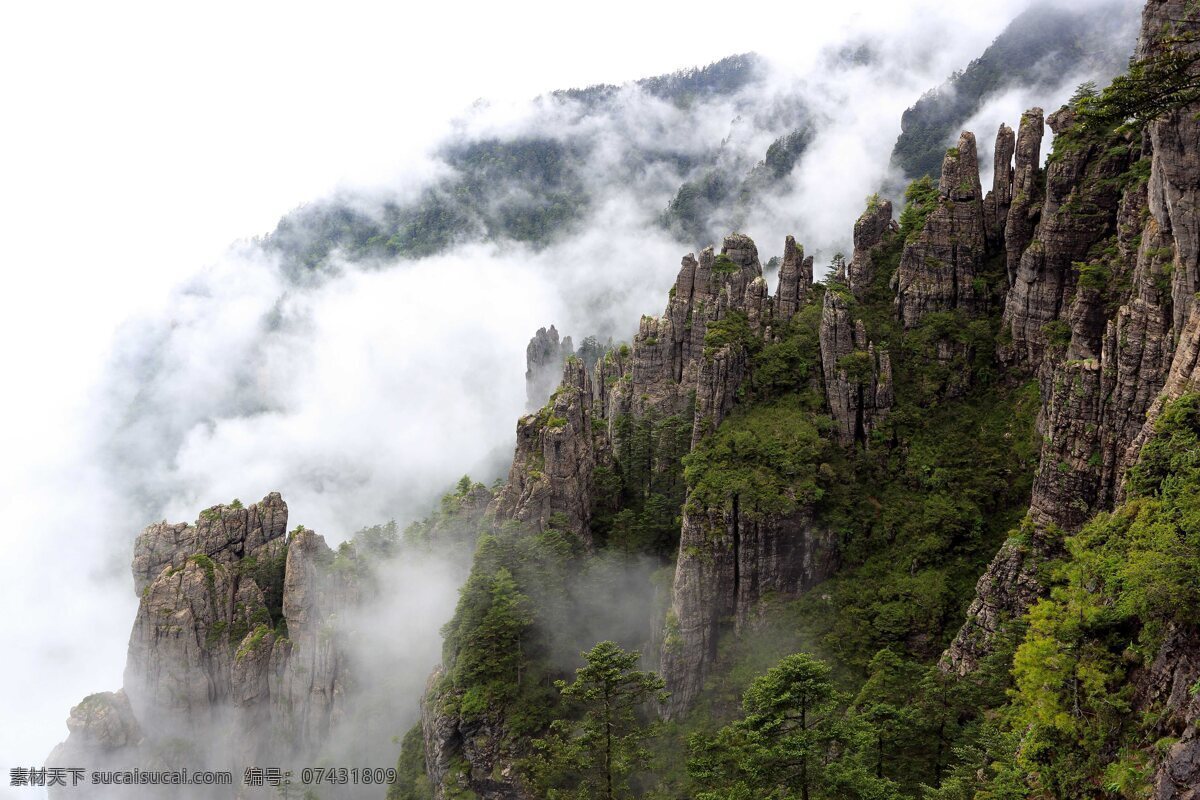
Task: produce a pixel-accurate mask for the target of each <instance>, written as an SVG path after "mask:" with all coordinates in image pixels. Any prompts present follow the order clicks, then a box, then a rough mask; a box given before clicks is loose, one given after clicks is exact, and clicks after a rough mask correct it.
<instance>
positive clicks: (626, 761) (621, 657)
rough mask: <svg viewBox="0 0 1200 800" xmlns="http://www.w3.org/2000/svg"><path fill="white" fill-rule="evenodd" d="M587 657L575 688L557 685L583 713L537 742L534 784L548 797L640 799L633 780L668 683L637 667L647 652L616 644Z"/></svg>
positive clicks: (559, 799) (604, 644)
mask: <svg viewBox="0 0 1200 800" xmlns="http://www.w3.org/2000/svg"><path fill="white" fill-rule="evenodd" d="M583 657H584V659H585V660H586V663H585V664H584V666H582V667H580V668H579V669H578V670H576V672H575V680H574V681H573V682H572V683H570V684H568V683H567V682H566V681H557V682H556V684H555V685H556V686H558V689H559V691H560V692H561V693H562V697H563V699H564V700H565V701H567V702H568V703H569V704H571V705H573V706H574V707H575V711H576V714H575V715H574V718H572V719H562V720H557V721H555V722H554V723H553V724H552V725H551V729H550V733H549V735H548V736H546V737H545V738H544V739H540V740H537V741H535V742H534V743H533V747H534V751H535V755H534V757H533V758H532V759H531V762H530V767H531V772H532V775H533V781H534V784H535V785H536V786H537V788H538V789H539V794H540V795H541V796H544V797H546V798H547V799H548V800H593V798H595V799H596V800H617V798H628V797H633V796H634V792H633V790H632V788H631V786H630V777H631V775H632V774H633V773H634V772H635V771H636V770H637V769H638V768H640V767H642V766H644V765H645V763H646V761H647V760H648V758H649V753H648V752H647V751H646V748H645V742H646V740H647V739H648V738H649V737H650V736H652V735H654V733H655V728H656V726H655V725H654V724H653V723H651V722H649V721H648V716H649V714H648V713H647V710H648V709H647V706H648V705H649V704H650V703H651V702H652V701H658V702H662V701H663V700H665V699H666V694H665V693H664V692H663V686H664V684H663V680H662V678H660V677H658V676H657V675H655V674H654V673H652V672H643V671H641V670H639V669H637V665H638V661H639V659H640V658H641V656H640V654H638V653H636V652H626V651H625V650H622V649H621V648H620V647H619V646H618V645H617V644H616V643H615V642H608V641H606V642H600V643H599V644H597V645H596V646H595V647H593V648H592V649H591V650H589V651H588V652H586V653H584V654H583Z"/></svg>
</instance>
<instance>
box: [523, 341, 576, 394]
mask: <svg viewBox="0 0 1200 800" xmlns="http://www.w3.org/2000/svg"><path fill="white" fill-rule="evenodd" d="M574 352H575V348H574V347H573V344H572V342H571V337H570V336H568V337H566V338H565V339H563V340H562V341H559V338H558V330H557V329H556V328H555V327H554V326H553V325H551V326H550V329H549V330H546V329H545V328H538V330H537V333H535V334H534V335H533V338H532V339H530V340H529V346H528V347H526V348H525V396H526V403H527V408H528V409H529V410H530V411H532V410H534V409H536V408H540V407H541V406H542V404H544V403H545V402H546V398H547V397H549V396H550V393H551V392H553V391H554V387H555V386H557V385H558V378H559V375H560V374H562V364H563V361H564V360H565V359H566V358H567V356H569V355H572V354H574Z"/></svg>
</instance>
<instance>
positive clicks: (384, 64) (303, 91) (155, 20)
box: [0, 0, 1024, 796]
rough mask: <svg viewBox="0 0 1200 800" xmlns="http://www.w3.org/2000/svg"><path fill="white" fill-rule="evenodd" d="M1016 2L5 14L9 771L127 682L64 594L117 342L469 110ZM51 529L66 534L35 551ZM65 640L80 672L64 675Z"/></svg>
mask: <svg viewBox="0 0 1200 800" xmlns="http://www.w3.org/2000/svg"><path fill="white" fill-rule="evenodd" d="M1023 5H1024V4H1021V3H1019V4H1017V5H1016V6H1013V5H1009V6H1000V5H998V4H987V5H984V6H975V5H964V4H947V3H944V2H895V0H891V1H889V2H873V3H855V4H850V3H842V4H831V3H820V4H814V3H793V4H787V5H781V4H779V3H777V2H759V1H758V0H748V1H743V2H739V3H729V2H722V3H711V4H709V3H696V2H688V3H663V4H649V3H645V2H626V1H625V0H621V1H620V2H610V3H606V4H602V5H600V4H591V5H587V6H571V5H568V4H563V3H550V2H544V3H507V4H497V3H479V4H462V3H446V2H438V3H425V4H421V5H420V6H419V7H417V6H416V4H394V5H390V6H385V5H383V4H376V3H351V2H339V3H336V4H335V3H328V4H314V3H305V2H288V3H283V2H255V3H245V2H241V3H223V2H212V3H204V4H193V5H189V6H187V7H184V6H183V5H181V4H171V3H123V2H113V3H104V4H98V3H22V4H15V3H8V4H5V5H4V8H3V10H2V11H0V75H2V76H3V77H0V120H2V123H0V231H2V233H3V244H4V253H3V256H2V258H3V260H4V261H3V263H4V270H3V285H2V287H0V355H2V358H3V369H4V375H6V376H7V380H5V382H4V390H3V391H2V392H0V521H3V525H2V527H0V575H5V576H7V575H9V574H10V573H12V572H14V571H19V572H20V573H21V574H22V575H24V576H26V577H25V579H23V580H15V581H9V580H4V581H0V586H3V588H2V589H0V602H2V603H3V608H4V629H3V630H4V634H5V637H4V639H5V641H6V642H8V643H9V645H8V646H7V647H6V648H5V649H6V651H7V653H6V655H5V657H4V658H3V659H2V661H3V662H4V665H3V667H2V668H0V680H2V682H3V685H4V686H5V687H6V688H5V697H6V700H5V704H4V705H3V706H0V768H3V769H7V768H8V767H10V766H16V765H25V766H33V765H36V764H40V763H41V762H42V760H43V759H44V757H45V755H46V753H47V752H48V750H49V749H50V747H51V746H53V744H54V743H55V742H57V741H58V740H60V739H61V738H63V737H64V736H65V734H66V729H65V726H64V725H63V720H64V719H65V717H66V714H67V710H68V708H69V707H70V705H71V704H72V703H74V702H77V701H78V699H79V698H81V697H83V696H84V695H85V694H87V693H89V692H91V691H99V690H104V689H116V688H117V687H119V685H120V674H121V669H122V667H123V659H124V648H125V642H126V639H127V637H128V631H129V626H130V624H131V622H132V619H133V610H134V607H135V603H134V598H133V597H132V591H129V592H128V595H129V596H128V597H125V598H124V599H123V600H122V599H116V600H113V599H111V598H108V597H105V598H104V601H103V602H100V601H98V600H97V599H96V598H95V597H93V596H90V595H89V594H88V592H87V591H82V590H80V589H79V587H80V586H83V585H84V584H83V583H81V581H83V580H84V579H85V578H86V575H87V572H86V569H87V565H88V564H90V563H91V564H94V565H95V569H96V570H100V569H102V567H103V566H104V564H103V562H104V561H105V559H106V558H107V557H108V556H109V555H111V554H108V553H105V552H102V551H101V549H100V545H101V544H103V539H101V538H98V537H96V536H94V535H92V534H93V533H94V532H95V530H96V529H97V528H99V527H102V526H101V525H100V523H99V522H98V520H102V519H104V518H105V516H106V515H108V514H110V513H111V511H112V509H110V508H106V507H105V503H115V502H117V501H118V499H117V498H116V497H114V496H112V495H111V493H109V492H107V491H106V489H105V488H104V485H105V480H104V478H105V476H104V475H103V474H99V472H98V470H99V469H100V465H98V464H96V463H95V462H93V461H90V460H89V457H88V454H87V453H85V452H83V451H82V450H81V449H80V448H81V445H80V442H81V441H82V440H83V438H84V433H85V431H84V428H85V427H86V425H87V424H89V420H90V419H91V417H90V416H89V413H88V412H89V409H90V406H91V404H92V403H94V398H93V396H92V395H91V394H90V390H91V387H92V386H93V384H94V383H95V382H96V381H97V380H98V378H99V376H100V375H101V373H102V370H103V369H104V368H105V364H106V358H107V356H108V353H109V349H110V347H111V344H112V341H113V335H114V332H115V331H116V330H117V328H118V326H119V325H120V324H121V323H122V322H123V321H125V320H128V319H130V318H131V317H134V316H137V315H139V314H143V313H146V312H149V311H151V310H154V309H158V308H160V307H161V306H162V305H163V304H164V303H165V302H166V300H167V298H168V296H169V291H170V289H171V288H172V287H174V286H176V285H177V284H179V283H180V282H181V281H182V280H184V279H185V278H187V277H188V276H190V275H193V274H194V273H196V272H197V271H198V270H200V269H201V268H203V267H205V266H206V265H208V264H210V263H212V262H213V261H215V260H217V259H219V258H220V257H221V253H222V251H223V249H224V248H225V247H226V246H227V245H228V244H229V243H230V242H231V241H233V240H236V239H239V238H245V237H250V236H254V235H260V234H262V233H265V232H267V231H269V230H270V229H271V228H272V227H273V226H274V224H275V222H276V221H277V220H278V218H279V217H280V216H281V214H283V213H285V212H286V211H288V210H289V209H291V208H294V207H295V206H296V205H298V204H299V203H301V202H303V201H306V200H310V199H313V198H316V197H319V196H321V195H322V194H325V193H327V192H328V191H330V190H332V189H334V188H336V187H339V186H369V185H373V184H379V185H383V184H388V183H389V182H394V181H395V180H397V178H398V176H403V175H405V174H407V171H408V170H411V169H413V167H412V165H413V164H414V163H417V156H418V155H419V154H420V153H422V152H423V151H424V150H425V149H426V148H427V147H428V146H429V144H430V143H432V142H433V141H435V140H436V138H437V137H438V136H439V135H440V134H441V133H442V132H444V130H445V128H446V125H447V123H448V121H449V120H450V119H451V118H452V117H453V116H455V115H456V114H458V113H459V112H461V111H462V110H463V109H464V108H466V107H468V106H469V105H470V104H471V103H472V102H473V101H474V100H475V99H477V98H481V97H487V98H490V99H493V100H505V99H508V100H518V99H524V98H528V97H531V96H534V95H536V94H539V93H541V92H544V91H547V90H550V89H555V88H563V87H570V86H582V85H587V84H590V83H596V82H621V81H625V80H629V79H633V78H638V77H643V76H647V75H653V74H657V73H662V72H667V71H670V70H674V69H678V68H681V67H688V66H693V65H702V64H707V63H709V62H711V61H714V60H716V59H718V58H721V57H723V56H726V55H729V54H731V53H736V52H745V51H750V50H755V51H758V52H761V53H764V54H766V55H768V56H772V57H774V58H776V59H778V60H782V61H787V62H790V63H793V64H795V65H797V66H802V65H803V64H805V63H807V60H808V59H811V58H812V57H813V56H814V55H815V53H816V50H817V48H818V47H819V46H820V45H821V44H824V43H826V42H828V41H830V40H831V39H832V40H836V39H838V38H839V37H841V36H843V35H844V34H845V33H846V32H847V31H850V30H853V29H854V28H855V27H856V26H860V25H861V26H863V27H866V28H870V29H871V30H873V31H885V30H890V29H894V30H899V31H903V30H904V29H905V28H906V27H908V26H913V25H918V24H925V23H926V21H928V20H930V19H933V18H935V17H936V18H937V19H939V20H942V21H947V20H949V21H951V22H953V23H954V24H955V25H956V26H958V27H957V30H958V33H959V38H958V39H956V40H955V41H954V43H953V46H954V47H956V48H958V49H959V50H961V51H962V52H963V53H964V54H969V55H973V54H977V53H978V52H979V51H981V50H982V47H984V46H986V44H987V42H988V41H990V40H991V38H993V37H994V36H995V35H996V33H998V32H999V30H1000V29H1001V28H1002V27H1003V24H1004V23H1005V22H1006V21H1007V20H1008V19H1009V18H1011V17H1012V16H1013V15H1015V14H1016V13H1018V12H1019V11H1020V7H1021V6H1023ZM577 8H578V9H585V8H586V9H587V10H586V11H584V10H576V9H577ZM601 10H602V11H603V15H601V13H600V12H601ZM969 55H968V57H969ZM914 99H915V98H914ZM1011 122H1013V123H1015V122H1016V120H1015V119H1013V120H1011ZM851 223H852V220H846V225H847V226H849V225H850V224H851ZM635 324H636V320H631V327H632V326H633V325H635ZM530 332H532V331H530ZM514 379H515V380H519V375H514ZM517 391H518V392H519V391H520V389H519V387H518V388H517ZM280 488H281V489H283V490H284V491H285V495H286V487H280ZM217 499H220V498H213V502H215V501H216V500H217ZM52 529H53V530H69V531H74V532H75V533H74V534H73V535H72V537H68V538H65V539H61V540H55V542H56V544H55V545H54V547H55V548H60V549H59V550H55V549H53V548H49V549H48V548H47V547H44V546H39V543H42V544H44V541H45V537H46V536H47V535H48V534H46V531H49V530H52ZM135 533H136V530H134V531H130V534H129V535H130V537H132V536H133V535H134V534H135ZM61 548H70V550H69V552H64V551H63V550H62V549H61ZM81 565H82V566H81ZM81 570H82V572H81ZM122 603H123V605H122ZM51 629H53V632H54V635H51V633H50V631H51ZM56 637H57V638H56ZM80 641H83V642H85V643H87V646H88V647H91V646H94V647H95V648H96V651H95V653H94V657H92V658H89V659H88V664H87V668H86V670H80V669H79V668H78V666H77V664H78V661H77V659H78V655H79V654H78V653H77V652H75V653H73V658H68V657H67V656H66V655H64V653H66V650H67V648H68V647H69V644H70V643H72V642H73V643H75V644H76V645H78V643H79V642H80ZM14 694H15V695H16V697H15V698H13V695H14ZM6 791H7V789H6V788H5V787H0V796H5V795H4V793H5V792H6ZM22 796H29V795H28V794H26V795H22Z"/></svg>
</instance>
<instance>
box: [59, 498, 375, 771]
mask: <svg viewBox="0 0 1200 800" xmlns="http://www.w3.org/2000/svg"><path fill="white" fill-rule="evenodd" d="M286 528H287V505H286V504H285V503H284V502H283V499H282V498H281V497H280V495H279V494H278V493H272V494H269V495H267V496H266V497H265V498H263V500H262V501H260V502H259V503H255V504H253V505H250V506H248V507H245V508H243V507H241V505H240V504H238V503H236V502H235V503H234V504H232V505H229V506H223V505H218V506H214V507H212V508H209V509H207V510H206V511H204V512H203V513H202V514H201V515H200V518H199V519H198V520H197V522H196V524H194V525H188V524H178V525H171V524H168V523H166V522H161V523H156V524H153V525H150V526H148V527H147V528H146V529H145V530H144V531H143V532H142V534H141V535H140V536H139V537H138V540H137V544H136V545H135V548H134V553H135V555H134V559H133V565H132V567H133V570H132V571H133V577H134V583H135V586H137V587H138V588H139V591H140V594H141V601H140V604H139V606H138V614H137V618H136V620H135V622H134V626H133V631H132V633H131V635H130V639H129V652H128V658H127V662H126V667H125V688H124V689H123V690H122V691H120V692H117V693H115V694H109V693H103V694H99V695H93V696H91V697H89V698H87V699H86V700H85V701H84V702H83V703H81V704H80V705H79V706H77V707H76V708H74V709H72V712H71V720H70V721H69V722H68V728H69V729H70V731H71V734H70V736H69V737H68V739H67V741H66V742H64V743H63V744H62V745H60V746H59V748H57V749H56V751H55V754H54V756H52V758H51V762H52V763H66V759H67V758H68V757H72V756H76V755H83V756H86V755H89V754H90V755H93V756H96V757H98V758H99V757H103V759H104V760H105V761H106V763H125V764H136V765H138V766H142V767H146V766H147V763H148V762H153V759H155V758H156V757H157V756H156V755H155V754H156V753H159V752H161V751H162V750H163V748H164V747H165V746H167V744H168V743H172V742H173V743H175V744H171V745H170V746H171V747H177V746H178V745H179V744H180V743H187V748H188V751H187V752H188V753H189V754H190V755H189V756H188V761H189V764H190V765H194V766H199V765H205V764H209V765H215V767H216V768H223V769H228V768H229V767H230V765H233V764H238V763H267V762H271V761H277V760H278V759H279V758H280V756H281V755H283V754H285V753H286V754H291V755H303V754H305V753H314V752H317V750H318V749H319V748H320V747H321V746H322V745H324V744H325V743H326V742H327V741H328V738H329V734H330V730H331V728H332V726H333V724H334V723H335V722H336V721H337V719H338V715H339V714H340V713H341V712H342V710H343V705H344V703H345V701H346V697H345V692H346V673H347V664H346V658H345V655H344V653H343V649H342V647H341V645H340V642H339V637H338V629H337V625H336V622H335V620H336V618H337V615H338V613H339V612H340V611H343V610H345V609H346V608H349V607H351V606H352V605H353V604H354V603H355V602H356V601H357V599H358V587H357V582H356V581H357V579H356V576H355V573H354V572H353V571H347V570H331V569H330V565H331V564H332V562H333V561H334V560H335V556H334V553H333V552H332V551H331V550H330V549H329V548H328V547H327V546H326V544H325V541H324V539H323V538H322V537H320V536H318V535H317V534H315V533H313V532H312V531H308V530H304V529H303V528H300V529H297V530H296V531H295V532H293V533H292V534H291V536H290V537H285V531H286ZM55 759H58V761H57V762H56V761H55ZM88 763H91V762H88ZM75 765H78V764H75ZM172 766H174V767H178V766H180V764H179V762H178V759H177V758H176V759H175V761H174V762H172Z"/></svg>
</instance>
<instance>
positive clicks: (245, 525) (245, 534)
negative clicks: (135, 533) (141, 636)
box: [133, 492, 287, 594]
mask: <svg viewBox="0 0 1200 800" xmlns="http://www.w3.org/2000/svg"><path fill="white" fill-rule="evenodd" d="M286 529H287V504H286V503H284V502H283V498H281V497H280V496H279V493H278V492H272V493H271V494H269V495H267V496H266V497H264V498H263V499H262V501H261V502H259V503H255V504H254V505H252V506H249V507H248V508H241V507H237V508H234V507H232V506H228V507H227V506H214V507H213V508H211V509H209V510H208V511H206V512H204V514H201V515H200V519H199V520H197V521H196V524H195V525H188V524H185V523H179V524H175V525H172V524H169V523H167V522H166V521H165V520H164V521H163V522H159V523H157V524H154V525H151V526H150V527H148V528H146V530H145V531H144V532H143V533H142V535H141V536H139V537H138V538H137V542H136V543H135V544H134V549H133V587H134V591H136V592H137V593H138V594H141V593H142V592H143V591H144V590H145V589H146V586H147V585H148V584H149V583H150V582H151V581H153V580H154V579H155V578H156V577H158V575H159V573H161V572H162V570H163V568H164V567H174V568H175V569H182V568H183V566H184V563H185V562H186V561H187V559H188V558H190V557H191V556H194V555H204V556H207V557H208V558H210V559H212V560H213V561H215V562H218V563H221V564H232V563H234V562H236V561H237V560H239V559H241V558H242V557H243V556H246V555H249V554H250V553H252V552H253V551H255V550H257V549H258V548H259V547H261V546H262V545H264V544H266V543H267V542H269V541H271V540H273V539H278V538H279V537H281V536H283V534H284V533H285V532H286Z"/></svg>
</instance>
